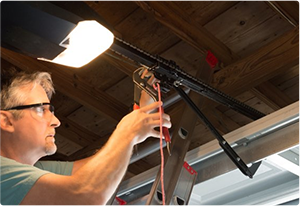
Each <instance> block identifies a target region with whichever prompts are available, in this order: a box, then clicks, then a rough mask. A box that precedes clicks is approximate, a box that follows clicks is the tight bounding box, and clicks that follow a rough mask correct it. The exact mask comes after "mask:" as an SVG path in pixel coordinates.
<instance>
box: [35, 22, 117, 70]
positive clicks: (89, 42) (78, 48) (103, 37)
mask: <svg viewBox="0 0 300 206" xmlns="http://www.w3.org/2000/svg"><path fill="white" fill-rule="evenodd" d="M113 40H114V35H113V33H111V32H110V31H109V30H108V29H106V28H105V27H103V26H102V25H101V24H99V23H98V22H96V21H94V20H91V21H81V22H79V23H78V24H77V26H76V27H75V28H74V29H73V30H72V31H71V33H70V34H69V35H68V36H67V37H66V38H65V39H64V40H63V41H62V42H61V43H60V46H62V47H65V48H66V50H64V51H63V52H62V53H60V54H59V55H58V56H57V57H55V58H54V59H53V60H49V59H45V58H38V59H39V60H43V61H49V62H53V63H57V64H62V65H65V66H70V67H76V68H79V67H82V66H84V65H86V64H87V63H89V62H90V61H92V60H93V59H95V58H96V57H97V56H99V55H100V54H102V53H103V52H104V51H105V50H107V49H108V48H109V47H110V46H111V45H112V43H113Z"/></svg>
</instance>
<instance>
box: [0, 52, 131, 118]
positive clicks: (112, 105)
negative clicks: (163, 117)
mask: <svg viewBox="0 0 300 206" xmlns="http://www.w3.org/2000/svg"><path fill="white" fill-rule="evenodd" d="M1 57H2V58H3V59H5V60H6V61H8V62H10V63H11V64H13V65H16V66H17V67H19V68H20V69H22V70H25V71H29V72H34V71H46V72H50V73H51V74H52V78H53V82H54V85H55V87H56V89H58V90H59V91H60V92H61V93H63V94H64V95H66V96H68V97H70V98H71V99H74V100H75V101H77V102H79V103H80V104H82V105H84V106H86V107H87V108H90V109H91V110H94V111H95V112H96V113H97V114H100V115H103V116H105V117H107V118H109V119H111V120H112V121H113V122H118V121H120V120H121V118H122V117H123V116H124V115H126V114H127V113H128V108H127V106H125V105H124V104H123V103H121V102H119V101H118V100H117V99H115V98H113V97H111V96H110V95H108V94H107V93H105V92H103V91H99V90H95V89H94V88H92V87H91V86H90V85H89V84H87V83H86V82H83V81H80V80H79V79H78V78H76V77H75V76H74V75H73V74H72V73H71V72H70V70H69V69H66V68H64V67H62V66H58V65H55V64H52V63H46V62H40V61H38V60H35V59H33V58H31V57H28V56H25V55H21V54H18V53H15V52H13V51H10V50H8V49H5V48H2V47H1Z"/></svg>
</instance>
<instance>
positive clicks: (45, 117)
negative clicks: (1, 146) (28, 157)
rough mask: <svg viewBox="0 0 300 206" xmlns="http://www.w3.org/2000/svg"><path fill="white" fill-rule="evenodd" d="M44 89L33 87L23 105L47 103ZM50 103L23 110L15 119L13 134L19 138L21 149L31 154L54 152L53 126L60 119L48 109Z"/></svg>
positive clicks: (56, 125) (57, 124)
mask: <svg viewBox="0 0 300 206" xmlns="http://www.w3.org/2000/svg"><path fill="white" fill-rule="evenodd" d="M48 102H49V99H48V97H47V95H46V92H45V91H44V89H43V88H42V87H41V86H40V85H37V86H36V87H34V88H33V89H32V90H31V91H30V93H29V95H28V99H27V100H26V102H24V104H23V105H30V104H38V103H48ZM49 107H50V105H44V106H41V107H33V108H28V109H24V110H23V117H22V118H20V119H18V120H16V121H15V134H16V136H17V137H18V138H19V139H20V140H21V141H20V144H22V150H25V151H24V152H29V151H30V152H29V153H30V154H32V155H37V156H40V157H42V156H45V155H51V154H54V153H55V152H56V150H57V147H56V145H55V143H54V141H55V139H54V135H55V128H56V127H58V126H59V125H60V121H59V120H58V119H57V118H56V117H55V116H54V114H52V113H51V112H50V110H49Z"/></svg>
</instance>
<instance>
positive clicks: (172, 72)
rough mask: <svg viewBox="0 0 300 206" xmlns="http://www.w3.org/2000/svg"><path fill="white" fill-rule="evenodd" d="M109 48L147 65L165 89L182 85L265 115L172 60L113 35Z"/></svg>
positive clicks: (237, 108)
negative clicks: (187, 71)
mask: <svg viewBox="0 0 300 206" xmlns="http://www.w3.org/2000/svg"><path fill="white" fill-rule="evenodd" d="M110 50H111V51H113V52H115V53H117V54H119V55H121V56H123V57H125V58H127V59H130V60H132V61H134V62H136V63H137V64H139V65H141V66H145V67H147V68H148V69H149V70H151V71H152V72H153V73H154V75H155V77H156V78H157V79H159V80H160V81H161V84H162V86H163V87H164V89H165V90H166V91H167V90H168V89H169V88H172V87H173V86H174V85H175V86H180V85H182V86H185V87H188V88H190V89H192V90H193V91H195V92H197V93H199V94H201V95H203V96H205V97H207V98H209V99H211V100H214V101H215V102H218V103H220V104H223V105H225V106H227V107H229V108H231V109H233V110H235V111H237V112H239V113H241V114H243V115H245V116H247V117H249V118H251V119H253V120H256V119H259V118H261V117H264V116H265V114H263V113H261V112H260V111H258V110H256V109H254V108H252V107H250V106H248V105H246V104H244V103H243V102H240V101H238V100H236V99H234V98H233V97H231V96H229V95H227V94H225V93H223V92H221V91H219V90H217V89H215V88H213V87H211V86H209V85H207V84H205V83H204V82H202V81H201V80H199V79H197V78H195V77H193V76H192V75H190V74H188V73H186V72H185V71H183V70H182V69H181V68H180V67H179V66H178V65H177V64H176V63H175V62H174V61H170V60H166V59H164V58H162V57H160V56H158V55H152V54H149V53H147V52H146V51H144V50H142V49H140V48H137V47H136V46H134V45H131V44H130V43H127V42H125V41H124V40H122V39H120V38H117V37H115V42H114V43H113V45H112V46H111V48H110Z"/></svg>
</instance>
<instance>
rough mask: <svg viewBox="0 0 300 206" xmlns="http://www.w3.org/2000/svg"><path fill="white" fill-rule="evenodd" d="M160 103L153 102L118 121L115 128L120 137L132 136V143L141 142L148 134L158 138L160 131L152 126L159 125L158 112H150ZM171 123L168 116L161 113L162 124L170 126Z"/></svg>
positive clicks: (160, 103)
mask: <svg viewBox="0 0 300 206" xmlns="http://www.w3.org/2000/svg"><path fill="white" fill-rule="evenodd" d="M161 105H162V102H154V103H152V104H149V105H147V106H144V107H142V108H140V109H137V110H134V111H132V112H131V113H129V114H128V115H126V116H125V117H124V118H123V119H122V120H121V121H120V122H119V124H118V125H117V128H116V130H118V133H119V132H120V133H121V134H122V137H126V138H132V140H131V141H133V143H134V144H138V143H141V142H143V141H145V139H146V138H147V137H150V136H152V137H157V138H159V137H160V133H159V132H158V131H156V130H154V128H155V127H159V124H160V114H159V112H154V113H151V112H153V111H156V110H157V108H159V107H160V106H161ZM171 125H172V124H171V121H170V116H169V115H167V114H163V126H164V127H167V128H170V127H171ZM120 133H119V134H120ZM123 134H124V135H123Z"/></svg>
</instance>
